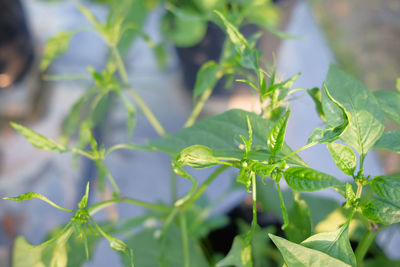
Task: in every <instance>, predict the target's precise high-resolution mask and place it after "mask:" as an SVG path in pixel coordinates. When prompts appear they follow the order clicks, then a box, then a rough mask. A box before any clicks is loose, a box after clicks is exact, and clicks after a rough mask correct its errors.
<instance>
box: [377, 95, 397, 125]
mask: <svg viewBox="0 0 400 267" xmlns="http://www.w3.org/2000/svg"><path fill="white" fill-rule="evenodd" d="M374 95H375V97H376V99H377V100H378V102H379V104H380V107H381V108H382V110H383V113H384V114H385V116H386V117H387V118H389V119H390V120H392V121H394V122H396V123H397V124H400V104H399V103H400V92H399V91H397V92H396V91H386V90H380V91H377V92H375V93H374Z"/></svg>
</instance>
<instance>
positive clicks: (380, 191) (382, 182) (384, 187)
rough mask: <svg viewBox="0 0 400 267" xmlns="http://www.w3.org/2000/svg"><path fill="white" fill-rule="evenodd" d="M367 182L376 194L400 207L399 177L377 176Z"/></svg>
mask: <svg viewBox="0 0 400 267" xmlns="http://www.w3.org/2000/svg"><path fill="white" fill-rule="evenodd" d="M369 183H370V184H371V187H372V189H373V190H374V191H375V193H376V194H377V195H378V196H380V197H381V198H383V199H384V200H386V201H389V202H391V203H393V204H395V205H396V206H398V207H400V178H399V177H393V176H378V177H375V178H374V179H372V180H371V181H370V182H369Z"/></svg>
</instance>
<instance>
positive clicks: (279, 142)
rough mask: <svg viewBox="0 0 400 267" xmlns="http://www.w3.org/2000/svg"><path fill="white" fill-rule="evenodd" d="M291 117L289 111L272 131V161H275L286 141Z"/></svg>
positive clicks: (269, 140) (270, 141) (269, 137)
mask: <svg viewBox="0 0 400 267" xmlns="http://www.w3.org/2000/svg"><path fill="white" fill-rule="evenodd" d="M289 116H290V110H288V111H287V112H286V113H285V115H283V116H282V118H280V119H279V120H278V122H277V123H276V124H275V125H274V127H272V130H271V131H270V133H269V136H268V141H267V144H268V147H269V149H270V151H271V155H270V159H271V160H274V159H275V156H276V154H277V153H278V152H279V151H280V150H281V149H282V146H283V143H284V141H285V132H286V127H287V123H288V120H289Z"/></svg>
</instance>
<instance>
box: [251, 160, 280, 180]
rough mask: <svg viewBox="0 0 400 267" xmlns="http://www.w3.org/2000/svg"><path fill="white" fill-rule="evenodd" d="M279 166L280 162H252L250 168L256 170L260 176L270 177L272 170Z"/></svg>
mask: <svg viewBox="0 0 400 267" xmlns="http://www.w3.org/2000/svg"><path fill="white" fill-rule="evenodd" d="M276 167H278V164H268V165H267V164H264V163H261V162H257V161H254V162H251V163H250V165H249V169H250V170H251V171H253V172H255V173H256V174H257V175H258V176H260V177H268V176H270V175H271V173H272V171H273V170H274V169H275V168H276Z"/></svg>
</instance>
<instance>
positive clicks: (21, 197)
mask: <svg viewBox="0 0 400 267" xmlns="http://www.w3.org/2000/svg"><path fill="white" fill-rule="evenodd" d="M34 198H37V199H40V200H42V201H44V202H46V203H48V204H50V205H51V206H53V207H55V208H57V209H60V210H65V211H69V212H72V211H73V210H70V209H66V208H63V207H61V206H59V205H57V204H55V203H54V202H53V201H51V200H49V199H48V198H47V197H45V196H43V195H41V194H38V193H34V192H28V193H24V194H21V195H19V196H17V197H4V198H3V199H7V200H14V201H25V200H29V199H34Z"/></svg>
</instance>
